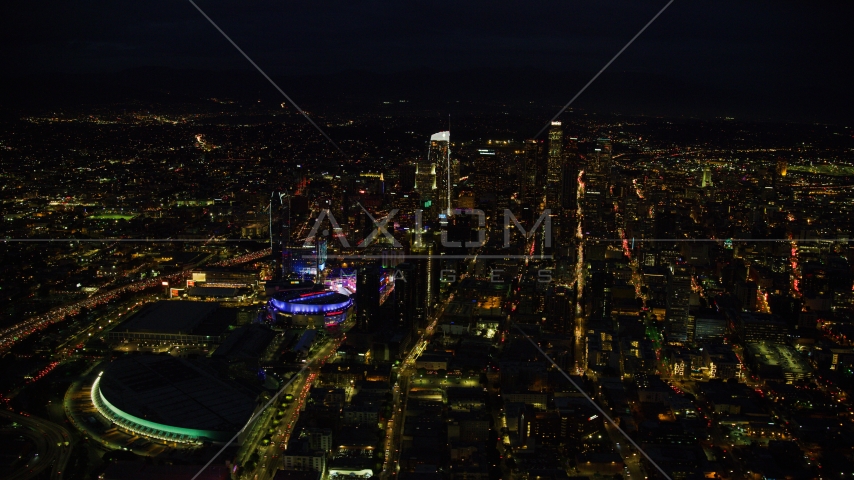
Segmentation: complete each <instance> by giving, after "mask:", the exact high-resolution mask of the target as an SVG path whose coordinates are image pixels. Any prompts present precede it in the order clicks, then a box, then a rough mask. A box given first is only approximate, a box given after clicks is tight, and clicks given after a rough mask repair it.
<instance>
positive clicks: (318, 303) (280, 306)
mask: <svg viewBox="0 0 854 480" xmlns="http://www.w3.org/2000/svg"><path fill="white" fill-rule="evenodd" d="M270 306H272V307H273V308H274V309H276V310H277V311H279V312H282V313H290V314H294V315H318V314H324V313H328V312H336V311H341V310H346V309H348V308H350V307H351V306H353V299H352V298H351V297H349V296H347V295H343V294H341V293H338V292H333V291H329V290H326V291H320V292H302V293H301V292H287V293H278V294H276V295H274V296H273V298H271V299H270Z"/></svg>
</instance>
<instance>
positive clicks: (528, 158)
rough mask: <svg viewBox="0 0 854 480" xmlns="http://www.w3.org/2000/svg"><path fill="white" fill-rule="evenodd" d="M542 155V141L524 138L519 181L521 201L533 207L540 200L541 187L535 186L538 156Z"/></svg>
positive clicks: (538, 162)
mask: <svg viewBox="0 0 854 480" xmlns="http://www.w3.org/2000/svg"><path fill="white" fill-rule="evenodd" d="M542 156H543V142H542V141H540V140H525V157H524V159H523V160H522V174H521V178H520V181H519V187H520V194H521V197H522V201H523V202H524V203H526V204H528V206H531V207H535V206H537V205H539V203H540V200H542V193H543V192H542V188H537V184H538V182H537V173H538V171H537V170H538V168H539V164H540V158H541V157H542Z"/></svg>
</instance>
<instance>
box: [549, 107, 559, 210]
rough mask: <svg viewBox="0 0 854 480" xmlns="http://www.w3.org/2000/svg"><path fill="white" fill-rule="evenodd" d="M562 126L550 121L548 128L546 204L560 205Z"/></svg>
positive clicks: (552, 206)
mask: <svg viewBox="0 0 854 480" xmlns="http://www.w3.org/2000/svg"><path fill="white" fill-rule="evenodd" d="M562 177H563V128H562V127H561V123H560V122H552V126H551V128H550V129H549V158H548V165H547V171H546V205H547V206H548V208H552V209H558V208H559V207H560V193H561V180H563V178H562Z"/></svg>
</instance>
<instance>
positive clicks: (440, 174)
mask: <svg viewBox="0 0 854 480" xmlns="http://www.w3.org/2000/svg"><path fill="white" fill-rule="evenodd" d="M450 141H451V132H450V131H444V132H439V133H434V134H433V135H431V136H430V150H429V151H428V155H427V158H428V161H429V162H430V164H431V165H432V168H433V170H432V172H433V191H434V192H433V193H434V202H435V203H436V206H437V207H438V210H437V211H438V212H440V213H445V214H450V211H451V194H452V190H453V188H454V184H453V182H452V180H451V149H450Z"/></svg>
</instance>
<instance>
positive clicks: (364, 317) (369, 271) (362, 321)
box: [356, 264, 381, 333]
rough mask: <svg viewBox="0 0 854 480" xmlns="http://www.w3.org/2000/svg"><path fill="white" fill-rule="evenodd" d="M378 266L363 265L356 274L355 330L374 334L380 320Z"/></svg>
mask: <svg viewBox="0 0 854 480" xmlns="http://www.w3.org/2000/svg"><path fill="white" fill-rule="evenodd" d="M380 273H381V272H380V266H379V265H377V264H370V265H363V266H361V267H359V269H358V270H357V272H356V328H358V329H359V330H360V331H361V332H363V333H369V332H374V331H376V330H377V328H378V325H377V324H378V322H379V320H380Z"/></svg>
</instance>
